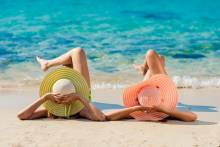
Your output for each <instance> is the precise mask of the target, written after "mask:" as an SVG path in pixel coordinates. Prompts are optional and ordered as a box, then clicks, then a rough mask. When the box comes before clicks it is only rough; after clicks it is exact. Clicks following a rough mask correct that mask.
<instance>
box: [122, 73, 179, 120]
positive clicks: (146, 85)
mask: <svg viewBox="0 0 220 147" xmlns="http://www.w3.org/2000/svg"><path fill="white" fill-rule="evenodd" d="M123 101H124V105H125V107H132V106H137V105H143V106H146V107H152V106H156V105H161V106H164V107H166V108H167V109H169V110H173V109H175V108H176V105H177V101H178V94H177V89H176V86H175V84H174V83H173V81H172V80H171V79H170V78H169V76H167V75H164V74H158V75H154V76H152V77H151V78H150V79H149V80H146V81H143V82H141V83H138V84H136V85H133V86H130V87H128V88H126V89H125V91H124V93H123ZM131 116H132V117H134V118H135V119H137V120H143V121H144V120H150V121H158V120H162V119H164V118H166V117H167V116H168V115H167V114H165V113H162V112H156V111H154V112H144V111H137V112H133V113H131Z"/></svg>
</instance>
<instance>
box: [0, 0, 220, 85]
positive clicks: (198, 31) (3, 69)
mask: <svg viewBox="0 0 220 147" xmlns="http://www.w3.org/2000/svg"><path fill="white" fill-rule="evenodd" d="M0 10H1V11H0V86H1V87H7V86H13V85H17V86H20V85H32V84H39V81H40V80H41V79H42V77H43V75H44V74H43V72H41V71H40V70H39V66H38V64H37V63H36V61H35V56H36V55H38V56H41V57H44V58H47V59H51V58H54V57H56V56H58V55H60V54H62V53H64V52H66V51H68V50H69V49H70V48H73V47H78V46H80V47H83V48H84V49H85V51H86V53H87V55H88V59H89V65H90V70H91V73H92V76H93V78H92V79H93V81H94V84H96V86H97V87H105V86H109V87H111V86H113V87H117V85H118V86H120V85H122V86H123V84H129V83H131V82H133V81H136V80H137V79H138V78H137V74H136V71H135V70H134V69H133V68H132V64H133V63H141V62H142V59H143V58H144V55H145V53H146V51H147V49H149V48H153V49H155V50H156V51H158V52H159V53H160V54H162V55H164V56H165V57H166V67H167V69H168V72H169V73H170V74H171V76H172V77H173V79H174V81H175V82H176V84H177V85H178V86H179V87H197V88H198V87H219V86H220V1H219V0H212V1H210V0H184V1H182V0H136V1H133V0H82V1H76V0H35V1H31V0H13V1H10V0H0ZM115 85H116V86H115Z"/></svg>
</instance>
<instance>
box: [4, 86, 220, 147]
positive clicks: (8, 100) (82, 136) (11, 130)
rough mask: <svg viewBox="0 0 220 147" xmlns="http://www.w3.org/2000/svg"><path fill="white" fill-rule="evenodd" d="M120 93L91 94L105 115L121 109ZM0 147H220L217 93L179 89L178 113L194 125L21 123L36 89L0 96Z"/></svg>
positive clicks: (171, 122) (8, 91)
mask: <svg viewBox="0 0 220 147" xmlns="http://www.w3.org/2000/svg"><path fill="white" fill-rule="evenodd" d="M121 92H122V89H117V90H116V89H96V90H93V102H94V103H95V105H96V106H97V107H99V108H100V109H102V110H103V111H104V112H106V113H107V112H108V111H111V110H112V109H120V108H122V99H121ZM0 93H1V94H0V99H1V103H0V109H1V111H0V114H1V125H0V146H2V147H7V146H9V147H30V146H34V147H50V146H53V147H54V146H55V147H56V146H57V147H60V146H62V147H63V146H65V147H68V146H71V147H73V146H74V147H77V146H80V147H91V146H95V147H97V146H105V147H134V146H137V147H146V146H149V147H186V146H187V147H190V146H193V147H198V146H199V147H200V146H201V147H217V146H219V145H220V139H219V136H220V125H219V122H220V113H219V108H220V100H219V95H220V89H218V88H215V89H214V88H212V89H208V88H206V89H205V88H204V89H180V90H179V94H180V103H179V105H178V107H179V108H180V109H182V110H191V111H193V112H195V113H197V114H198V120H197V121H196V122H189V123H187V122H180V121H175V120H168V121H167V122H157V123H156V122H138V121H135V120H124V121H115V122H92V121H88V120H85V119H77V120H64V119H54V120H53V119H41V120H32V121H20V120H18V119H17V118H16V113H17V112H18V111H19V110H20V109H21V108H23V107H24V106H25V105H27V104H29V103H30V102H31V101H33V100H34V99H35V98H36V97H37V96H38V92H37V88H35V87H34V88H29V89H26V90H21V89H16V90H15V89H13V90H11V89H2V90H1V92H0Z"/></svg>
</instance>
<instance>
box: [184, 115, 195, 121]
mask: <svg viewBox="0 0 220 147" xmlns="http://www.w3.org/2000/svg"><path fill="white" fill-rule="evenodd" d="M196 120H197V115H196V114H195V113H192V114H191V115H190V117H188V118H187V119H186V120H185V121H186V122H193V121H196Z"/></svg>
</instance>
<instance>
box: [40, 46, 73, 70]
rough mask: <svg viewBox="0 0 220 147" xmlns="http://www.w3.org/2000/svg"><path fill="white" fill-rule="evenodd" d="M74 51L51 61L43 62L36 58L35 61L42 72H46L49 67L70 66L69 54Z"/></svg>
mask: <svg viewBox="0 0 220 147" xmlns="http://www.w3.org/2000/svg"><path fill="white" fill-rule="evenodd" d="M74 49H77V48H74ZM74 49H72V50H70V51H69V52H67V53H65V54H63V55H61V56H59V57H57V58H55V59H52V60H45V59H42V58H40V57H38V56H37V57H36V59H37V61H38V63H39V64H40V65H41V69H42V70H43V71H47V70H48V69H49V68H50V67H53V66H57V65H71V64H72V59H71V53H72V51H73V50H74Z"/></svg>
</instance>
